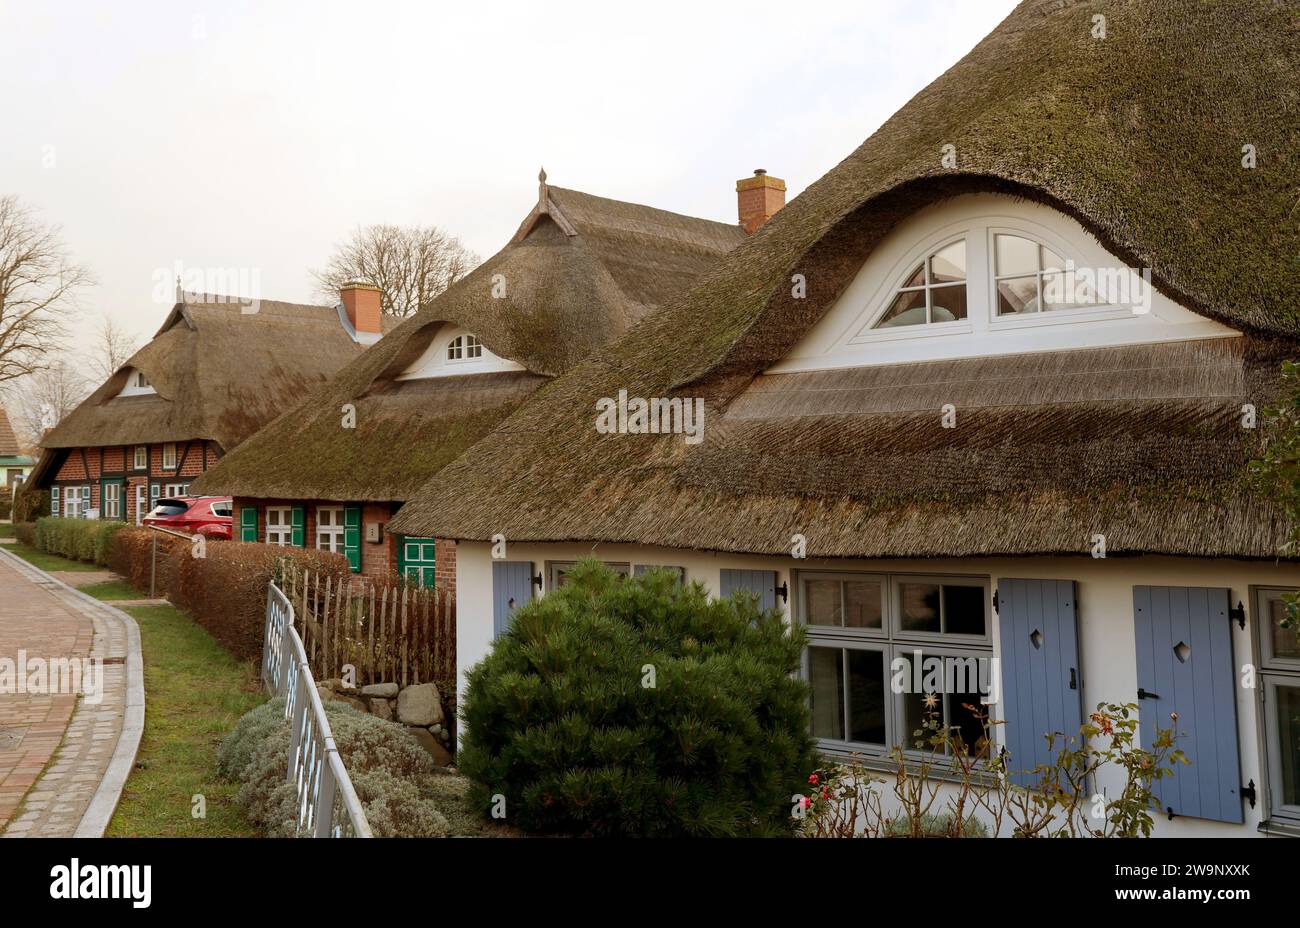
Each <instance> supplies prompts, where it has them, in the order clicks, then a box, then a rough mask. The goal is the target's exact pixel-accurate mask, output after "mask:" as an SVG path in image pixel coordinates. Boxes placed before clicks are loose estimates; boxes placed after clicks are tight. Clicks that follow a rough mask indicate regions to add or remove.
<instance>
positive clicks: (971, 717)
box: [944, 658, 984, 756]
mask: <svg viewBox="0 0 1300 928" xmlns="http://www.w3.org/2000/svg"><path fill="white" fill-rule="evenodd" d="M962 660H963V659H962V658H951V659H949V667H952V666H955V665H954V664H953V661H962ZM970 666H971V667H972V668H974V667H975V663H974V661H973V660H972V663H971V664H970ZM947 670H948V668H945V671H947ZM950 676H951V678H952V679H953V680H954V681H955V682H956V684H957V686H958V687H959V688H960V690H959V691H957V692H949V693H946V694H945V695H944V701H945V702H946V703H947V706H946V708H947V711H948V720H947V724H948V727H949V728H950V729H952V731H951V735H952V737H953V738H954V739H956V738H958V737H960V738H961V740H962V743H963V744H964V745H966V753H967V754H969V755H971V756H975V755H976V754H979V753H981V749H980V739H981V738H983V737H984V725H983V724H982V723H981V722H980V719H979V716H978V715H977V714H976V713H977V712H978V711H979V707H980V692H979V689H978V685H977V681H978V679H979V678H978V676H977V675H976V674H975V671H974V670H973V669H972V671H971V672H970V673H969V674H962V673H951V674H950ZM948 686H949V688H951V686H952V684H951V683H949V684H948ZM970 687H975V689H974V691H973V692H968V691H966V690H968V689H969V688H970ZM966 706H971V707H972V708H971V709H967V708H966Z"/></svg>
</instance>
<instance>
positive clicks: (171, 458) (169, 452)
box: [162, 441, 176, 470]
mask: <svg viewBox="0 0 1300 928" xmlns="http://www.w3.org/2000/svg"><path fill="white" fill-rule="evenodd" d="M162 469H163V470H175V469H176V442H174V441H169V442H167V443H165V444H164V445H163V446H162Z"/></svg>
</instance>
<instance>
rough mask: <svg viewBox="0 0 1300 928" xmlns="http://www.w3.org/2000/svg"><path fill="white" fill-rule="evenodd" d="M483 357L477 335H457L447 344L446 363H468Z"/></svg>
mask: <svg viewBox="0 0 1300 928" xmlns="http://www.w3.org/2000/svg"><path fill="white" fill-rule="evenodd" d="M481 357H483V345H482V343H481V342H480V341H479V340H478V336H477V335H457V336H456V337H455V338H453V339H452V340H451V341H450V342H448V343H447V360H448V361H469V360H472V359H474V358H481Z"/></svg>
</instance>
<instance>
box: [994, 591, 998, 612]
mask: <svg viewBox="0 0 1300 928" xmlns="http://www.w3.org/2000/svg"><path fill="white" fill-rule="evenodd" d="M993 611H994V612H997V611H998V591H997V590H994V591H993Z"/></svg>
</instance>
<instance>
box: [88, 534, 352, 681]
mask: <svg viewBox="0 0 1300 928" xmlns="http://www.w3.org/2000/svg"><path fill="white" fill-rule="evenodd" d="M155 536H157V542H158V561H157V567H156V576H155V581H154V591H155V595H158V596H163V597H166V598H167V599H168V600H169V601H170V602H171V603H172V604H173V605H175V606H179V607H180V608H182V609H185V610H186V611H188V612H189V613H190V614H191V615H192V616H193V617H194V619H195V621H196V622H198V623H199V624H200V625H202V626H203V627H204V628H205V629H207V631H208V633H209V634H211V635H212V637H213V638H215V639H216V640H217V641H218V642H219V643H220V644H221V645H222V647H224V648H225V649H226V650H227V651H229V652H230V653H231V654H233V655H235V657H238V658H241V659H243V658H253V659H256V658H258V657H260V656H261V653H262V633H263V629H264V627H265V623H266V586H267V584H268V583H270V581H271V580H272V579H274V578H275V577H276V576H277V575H278V571H279V567H280V565H281V564H282V563H283V562H284V561H285V560H289V561H292V562H293V563H294V564H295V565H296V566H297V567H299V568H300V569H303V570H313V571H322V572H324V573H326V574H330V575H332V576H333V577H334V578H335V583H338V582H341V581H346V579H347V577H348V576H349V574H350V572H349V570H348V562H347V559H346V558H345V557H343V555H341V554H332V553H329V552H325V551H316V550H313V549H310V548H282V547H280V546H278V545H266V544H257V543H252V542H240V541H211V540H208V541H207V542H205V544H204V545H203V547H202V548H199V547H197V546H196V545H195V544H194V543H192V542H191V541H190V540H189V539H185V538H176V537H174V536H170V535H163V534H160V533H157V532H152V531H150V530H149V529H145V528H135V527H128V528H126V529H125V530H123V531H120V532H118V533H117V534H116V535H115V536H114V537H113V546H112V551H111V553H110V555H109V558H108V566H109V567H110V568H112V570H114V571H115V572H116V573H119V574H121V575H122V576H123V577H125V578H126V579H127V580H129V581H130V582H131V585H132V586H134V587H135V588H136V589H139V590H144V591H146V592H147V591H148V590H149V573H150V565H151V561H152V557H153V544H154V538H155ZM200 555H201V556H200Z"/></svg>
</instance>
